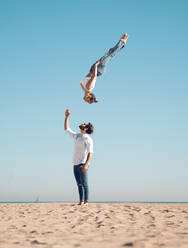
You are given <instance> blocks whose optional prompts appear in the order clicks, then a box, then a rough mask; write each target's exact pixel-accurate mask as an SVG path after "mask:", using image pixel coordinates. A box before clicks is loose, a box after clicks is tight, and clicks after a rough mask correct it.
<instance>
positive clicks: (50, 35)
mask: <svg viewBox="0 0 188 248" xmlns="http://www.w3.org/2000/svg"><path fill="white" fill-rule="evenodd" d="M187 12H188V1H186V0H158V1H151V0H143V1H140V0H126V1H125V0H113V1H112V0H108V1H107V0H106V1H105V0H104V1H101V0H96V1H88V0H78V1H61V0H54V1H50V0H33V1H24V0H17V1H11V0H4V1H3V0H1V1H0V30H1V41H0V54H1V60H0V89H1V90H0V110H1V111H0V171H1V173H0V201H32V200H35V199H36V197H37V196H39V197H40V200H41V201H46V200H51V201H54V200H57V201H76V200H77V199H78V193H77V187H76V183H75V180H74V177H73V170H72V152H73V140H72V139H71V138H70V137H69V136H68V135H67V134H66V133H65V132H64V129H63V123H64V112H65V109H66V108H70V110H71V116H70V126H71V128H72V129H73V130H75V131H77V132H78V131H79V128H78V125H79V124H80V123H82V122H85V121H90V122H91V123H93V125H94V127H95V133H94V134H93V135H92V137H93V140H94V152H95V154H94V158H93V161H92V163H91V165H90V168H89V185H90V192H91V194H90V195H91V197H90V198H91V200H92V201H106V200H111V201H115V200H124V201H129V200H130V201H134V200H138V201H140V200H144V201H188V196H187V192H188V180H187V175H188V156H187V155H188V152H187V151H188V114H187V110H188V71H187V70H188V69H187V68H188V59H187V58H188V45H187V44H188V32H187V30H188V15H187ZM124 33H128V34H129V39H128V41H127V45H126V47H125V48H124V49H123V50H121V51H120V53H119V54H117V56H115V57H114V58H113V59H112V61H111V62H110V63H109V65H108V68H107V71H106V73H105V74H104V75H103V76H101V77H100V78H99V79H98V80H97V82H96V87H95V89H94V93H95V94H96V96H97V97H98V99H99V102H98V103H97V104H92V105H89V104H87V103H85V102H83V100H82V98H83V92H82V90H81V88H80V80H81V79H82V78H83V77H84V76H85V75H86V74H87V72H88V70H89V68H90V66H91V64H93V63H94V62H95V61H96V60H97V59H99V58H100V57H101V56H102V55H103V54H104V53H105V52H106V51H107V50H108V49H109V48H111V47H112V46H114V45H115V44H116V42H117V41H118V40H119V39H120V37H121V36H122V35H123V34H124Z"/></svg>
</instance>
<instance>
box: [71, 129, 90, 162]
mask: <svg viewBox="0 0 188 248" xmlns="http://www.w3.org/2000/svg"><path fill="white" fill-rule="evenodd" d="M66 131H67V132H68V134H69V135H70V136H71V137H72V138H73V139H74V152H73V164H74V165H79V164H84V163H85V162H86V159H87V156H88V153H93V140H92V138H91V137H90V136H89V135H88V134H80V133H75V132H73V131H72V130H71V129H70V128H68V129H67V130H66Z"/></svg>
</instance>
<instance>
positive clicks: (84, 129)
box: [79, 123, 88, 133]
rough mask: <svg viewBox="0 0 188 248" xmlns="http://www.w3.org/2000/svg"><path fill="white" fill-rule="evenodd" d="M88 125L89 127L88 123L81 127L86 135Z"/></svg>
mask: <svg viewBox="0 0 188 248" xmlns="http://www.w3.org/2000/svg"><path fill="white" fill-rule="evenodd" d="M87 125H88V123H83V124H81V125H80V126H79V128H80V130H81V131H82V132H84V133H85V132H86V131H87Z"/></svg>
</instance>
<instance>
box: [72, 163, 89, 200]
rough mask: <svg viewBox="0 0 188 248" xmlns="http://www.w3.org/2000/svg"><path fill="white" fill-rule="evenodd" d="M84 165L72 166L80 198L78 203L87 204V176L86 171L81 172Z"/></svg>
mask: <svg viewBox="0 0 188 248" xmlns="http://www.w3.org/2000/svg"><path fill="white" fill-rule="evenodd" d="M83 165H84V164H79V165H74V176H75V179H76V183H77V186H78V192H79V196H80V202H83V200H84V202H87V201H88V199H89V188H88V175H87V171H86V172H85V173H83V172H82V167H83Z"/></svg>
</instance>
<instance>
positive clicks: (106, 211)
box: [0, 203, 188, 248]
mask: <svg viewBox="0 0 188 248" xmlns="http://www.w3.org/2000/svg"><path fill="white" fill-rule="evenodd" d="M0 220H1V222H0V247H2V248H18V247H19V248H21V247H24V248H27V247H44V248H62V247H66V248H72V247H84V248H119V247H137V248H142V247H143V248H145V247H146V248H150V247H152V248H155V247H169V248H173V247H174V248H181V247H182V248H184V247H185V248H187V247H188V204H157V203H155V204H149V203H148V204H147V203H145V204H142V203H129V204H127V203H90V204H89V206H77V204H72V203H37V204H28V203H27V204H0Z"/></svg>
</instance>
